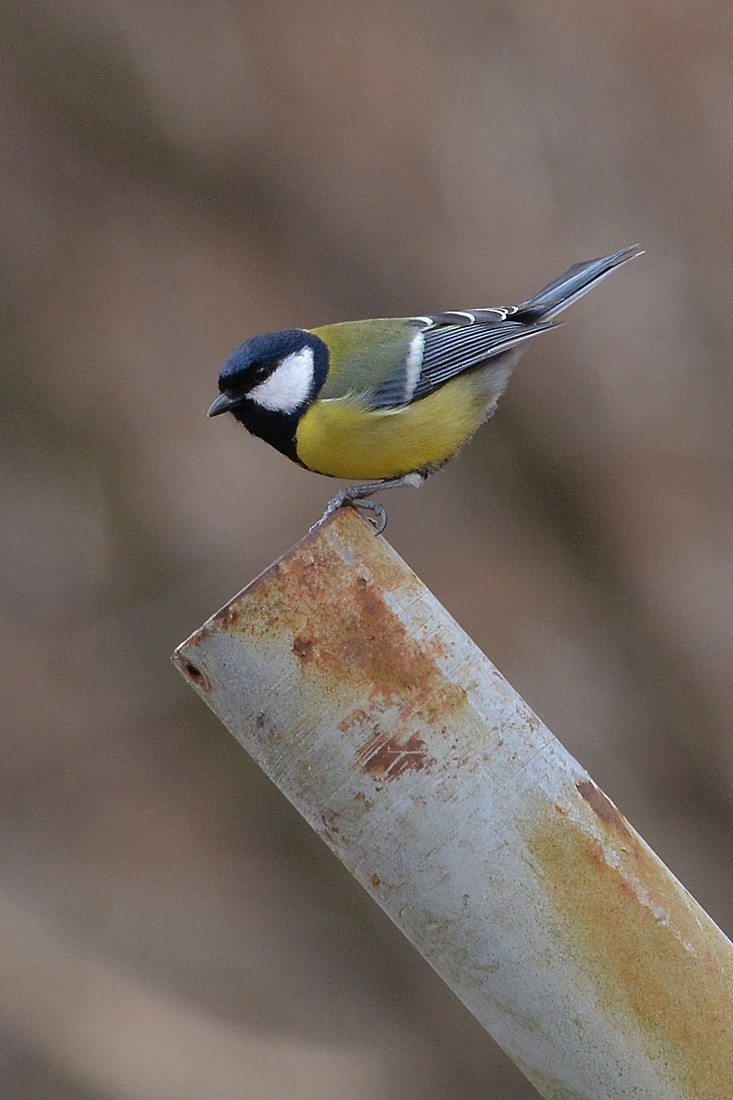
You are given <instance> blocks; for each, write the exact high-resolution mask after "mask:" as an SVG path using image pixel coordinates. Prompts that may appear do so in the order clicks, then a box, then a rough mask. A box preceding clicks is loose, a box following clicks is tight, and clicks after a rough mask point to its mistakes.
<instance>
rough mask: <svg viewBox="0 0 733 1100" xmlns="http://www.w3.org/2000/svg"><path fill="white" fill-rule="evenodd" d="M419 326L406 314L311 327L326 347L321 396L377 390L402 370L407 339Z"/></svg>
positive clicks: (332, 396)
mask: <svg viewBox="0 0 733 1100" xmlns="http://www.w3.org/2000/svg"><path fill="white" fill-rule="evenodd" d="M421 327H422V326H421V325H420V323H419V322H416V321H413V320H411V319H410V318H407V317H388V318H377V319H376V320H370V321H344V322H342V323H341V324H336V325H323V326H322V327H321V328H316V329H312V330H311V331H312V332H313V333H314V334H315V335H316V336H319V337H320V338H321V340H323V341H324V342H325V344H326V345H327V346H328V350H329V371H328V378H327V379H326V383H325V385H324V387H323V389H322V390H321V393H320V397H321V398H326V399H328V398H336V397H344V396H345V395H346V394H347V393H366V392H368V391H369V390H374V389H378V388H379V387H380V386H381V385H382V384H383V383H384V382H386V381H388V380H389V379H390V378H392V377H394V376H395V375H396V374H398V373H399V372H400V371H401V370H402V369H404V365H405V360H406V358H407V354H408V351H409V348H410V342H411V340H413V339H414V337H415V335H416V333H417V332H418V331H419V330H420V328H421Z"/></svg>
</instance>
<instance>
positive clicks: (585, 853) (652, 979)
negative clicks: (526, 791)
mask: <svg viewBox="0 0 733 1100" xmlns="http://www.w3.org/2000/svg"><path fill="white" fill-rule="evenodd" d="M576 786H577V788H578V790H579V793H580V795H581V797H582V798H583V800H584V803H585V805H586V806H588V807H589V808H590V810H591V811H592V813H593V815H594V818H595V820H596V821H600V822H601V824H602V827H603V830H604V832H605V833H606V837H607V840H606V839H605V838H603V837H602V838H601V839H598V838H597V837H596V836H594V835H593V833H592V831H589V830H588V831H587V830H586V828H585V827H584V826H583V825H582V823H581V828H578V826H577V823H574V822H573V821H572V820H570V815H569V814H568V813H560V814H558V813H557V812H556V813H554V814H550V813H548V814H547V815H546V816H545V817H544V818H543V819H542V820H541V822H540V824H539V826H538V827H537V828H536V829H535V830H533V832H532V833H531V834H530V835H529V836H528V837H527V844H528V847H529V850H530V851H531V852H532V854H533V855H534V856H535V857H536V859H537V860H538V861H539V863H540V865H541V868H542V873H543V877H544V879H545V882H546V883H547V886H548V898H549V900H550V903H551V907H552V910H553V911H554V914H555V920H556V922H557V924H558V931H559V933H560V936H561V940H562V942H563V944H564V945H565V951H566V952H567V953H568V954H569V956H570V957H571V958H572V960H573V961H574V962H575V964H576V965H577V966H578V968H579V969H580V970H581V971H582V972H583V973H584V974H587V975H588V976H589V979H590V981H591V982H592V984H593V985H594V986H595V987H596V989H597V992H598V996H599V998H600V1000H601V1001H602V1002H603V1003H604V1005H605V1007H606V1009H607V1011H608V1013H609V1015H610V1016H612V1017H613V1018H614V1019H615V1020H616V1021H617V1023H618V1025H619V1026H620V1027H621V1028H624V1027H626V1029H627V1030H628V1033H629V1038H630V1040H631V1038H632V1036H633V1035H639V1034H641V1036H642V1037H643V1041H644V1043H645V1045H646V1049H647V1053H648V1056H649V1058H650V1059H652V1060H653V1061H655V1062H656V1063H658V1064H659V1065H663V1066H666V1067H667V1069H668V1070H671V1077H672V1079H673V1080H674V1081H676V1082H679V1083H680V1085H682V1086H683V1087H685V1088H689V1089H690V1094H691V1095H694V1096H696V1097H697V1096H705V1097H706V1098H709V1100H731V1097H732V1096H733V1019H731V1005H732V1004H733V966H732V965H731V954H730V945H729V944H728V943H727V942H726V941H725V940H724V939H723V938H722V937H720V936H719V935H717V934H716V933H717V929H716V928H715V925H714V924H713V922H712V921H711V920H710V918H709V917H708V916H707V914H706V913H705V912H704V911H703V910H702V909H701V908H700V907H699V906H698V905H697V903H696V902H695V901H694V899H693V898H692V897H690V896H689V895H688V894H687V893H686V891H684V890H683V889H682V888H680V887H679V884H678V883H675V882H674V880H673V879H671V876H670V874H669V872H668V871H667V869H666V868H665V867H664V866H663V865H661V864H660V863H659V861H658V860H657V858H656V857H655V856H654V854H653V853H652V852H651V851H650V849H649V848H648V847H647V845H646V844H645V843H644V841H643V840H642V839H641V837H639V836H638V834H637V833H636V832H634V830H633V829H632V828H631V826H630V825H629V824H628V822H626V820H625V818H623V817H622V815H621V814H620V813H619V811H618V810H617V809H616V807H615V806H614V805H613V803H612V802H611V801H610V800H609V799H608V798H606V796H605V795H603V794H602V792H601V791H599V790H598V788H597V787H595V784H592V783H590V782H583V783H579V784H577V785H576ZM581 787H582V790H581ZM591 788H592V790H591ZM595 792H597V793H595ZM580 805H581V806H582V805H583V803H581V804H580ZM585 812H586V814H587V810H586V811H585ZM588 823H589V824H590V822H588ZM711 933H714V934H711ZM701 969H702V975H701ZM696 1052H704V1053H703V1056H702V1057H700V1058H696V1057H695V1054H696ZM711 1052H712V1055H713V1056H712V1058H711V1057H710V1055H711Z"/></svg>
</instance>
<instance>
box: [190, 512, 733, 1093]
mask: <svg viewBox="0 0 733 1100" xmlns="http://www.w3.org/2000/svg"><path fill="white" fill-rule="evenodd" d="M174 659H175V661H176V664H177V665H178V667H179V669H180V670H181V672H182V673H183V675H184V676H185V677H186V678H187V679H188V681H189V682H190V683H191V684H192V685H193V686H194V687H195V688H196V690H197V691H198V692H199V694H200V695H201V697H202V698H203V699H204V700H205V701H206V702H207V703H208V705H209V706H210V707H211V708H212V710H213V711H214V712H215V713H216V714H217V715H218V716H219V718H220V719H221V720H222V722H223V723H224V724H225V725H226V726H227V727H228V729H229V730H231V732H232V733H233V734H234V736H235V737H236V738H237V739H238V740H239V741H240V742H241V744H242V745H243V746H244V747H245V748H246V749H247V751H248V752H249V753H250V754H251V755H252V756H253V757H254V758H255V760H256V761H257V762H258V763H259V764H260V766H261V767H262V768H263V769H264V770H265V772H266V773H267V774H268V775H269V776H270V778H271V779H272V780H273V781H274V782H275V783H276V784H277V786H278V787H279V788H280V790H281V791H282V792H283V793H284V794H285V795H286V796H287V797H288V798H289V799H290V801H291V802H292V803H293V804H294V805H295V806H296V807H297V809H298V810H299V811H300V812H301V813H302V814H303V816H304V817H305V818H306V819H307V820H308V821H309V822H310V824H311V825H312V826H313V828H314V829H315V830H316V831H317V832H318V833H319V834H320V835H321V836H322V837H323V839H324V841H325V842H326V843H327V844H328V845H329V847H330V848H332V849H333V851H334V852H335V853H336V854H337V855H338V856H339V858H340V859H342V860H343V862H344V863H345V864H346V866H347V867H348V868H349V870H350V871H351V872H352V874H353V875H355V877H356V878H357V879H358V881H359V882H360V883H361V884H362V886H363V887H364V888H365V889H366V890H367V891H368V892H369V893H370V894H371V895H372V897H373V898H374V899H375V900H376V901H377V902H378V903H379V904H380V905H381V906H382V908H383V909H384V910H385V912H386V913H387V914H388V915H389V916H390V917H391V918H392V920H393V921H394V922H395V924H396V925H397V926H398V927H399V928H400V929H401V930H402V931H403V932H404V934H405V935H406V936H407V938H408V939H409V940H410V941H411V942H412V943H413V944H414V945H415V947H416V948H417V949H418V951H420V952H421V954H422V955H424V957H425V958H426V959H427V960H428V962H430V963H431V964H432V966H433V967H434V968H435V969H436V970H437V972H438V973H439V974H440V975H441V976H442V977H443V978H444V980H445V981H446V982H447V983H448V985H449V986H450V987H451V988H452V989H453V990H454V991H455V992H456V993H457V994H458V996H459V997H460V998H461V999H462V1000H463V1001H464V1003H465V1004H466V1005H467V1006H468V1008H469V1009H470V1010H471V1011H472V1012H473V1013H474V1015H475V1016H476V1017H477V1018H478V1020H479V1021H480V1022H481V1023H482V1024H483V1026H484V1027H485V1028H486V1030H487V1031H488V1032H489V1033H490V1034H491V1035H492V1036H493V1037H494V1038H495V1039H496V1041H497V1042H498V1043H499V1044H500V1045H501V1046H502V1047H503V1048H504V1050H505V1051H506V1052H507V1054H508V1055H509V1056H510V1057H511V1058H512V1059H513V1060H514V1061H515V1062H516V1063H517V1065H518V1066H519V1068H520V1069H521V1070H522V1071H523V1072H524V1073H525V1074H526V1076H527V1077H528V1078H529V1080H530V1081H532V1082H533V1083H534V1085H535V1086H536V1088H537V1089H538V1091H539V1092H540V1094H541V1095H542V1096H544V1097H551V1098H553V1100H560V1098H568V1100H570V1098H573V1100H581V1098H582V1100H625V1098H631V1097H635V1098H637V1100H638V1098H641V1097H643V1098H644V1100H703V1098H704V1100H730V1098H731V1096H733V945H731V943H730V941H729V940H727V939H726V937H725V936H724V935H723V933H722V932H721V931H720V930H719V929H718V928H717V927H716V925H715V924H714V923H713V922H712V921H711V919H710V918H709V917H708V916H707V914H706V913H705V912H704V911H703V910H702V909H701V908H700V907H699V906H698V905H697V903H696V902H695V901H694V899H693V898H692V897H690V895H689V894H688V893H687V891H686V890H685V889H684V888H683V887H682V886H681V885H680V883H679V882H677V880H676V879H675V878H674V877H673V875H672V874H671V873H670V872H669V871H668V870H667V868H666V867H665V866H664V865H663V864H662V863H661V862H660V860H659V859H658V858H657V856H656V855H655V854H654V853H653V852H652V851H651V850H650V849H649V848H648V846H647V845H646V844H645V843H644V841H643V840H642V839H641V837H640V836H639V835H638V834H637V833H636V832H635V831H634V830H633V829H632V827H631V826H630V825H629V824H628V822H627V821H626V820H625V818H624V817H623V816H622V815H621V813H619V811H618V810H617V809H616V807H615V806H614V805H613V803H612V802H610V801H609V799H608V798H607V797H606V796H605V795H604V794H603V792H602V791H600V790H599V788H598V787H597V786H596V785H595V783H594V782H593V780H592V779H591V778H590V776H589V775H588V774H587V773H586V772H585V771H584V770H583V769H582V768H581V767H580V766H579V764H577V763H576V761H575V760H574V759H573V758H572V757H571V756H569V754H568V753H567V752H566V751H565V750H564V749H563V748H562V746H561V745H560V744H559V742H558V741H557V740H556V739H555V738H554V737H553V736H552V734H551V733H550V732H549V730H548V729H547V728H546V727H545V726H544V725H543V724H542V722H541V721H540V720H539V718H537V717H536V715H534V714H533V713H532V711H531V710H530V709H529V707H528V706H527V705H526V704H525V703H524V702H523V701H522V699H520V698H519V696H518V695H517V694H516V692H515V691H514V690H513V689H512V687H511V686H510V685H509V684H508V683H507V682H506V680H504V678H503V677H502V676H501V675H500V673H499V672H497V670H496V669H495V668H494V666H493V665H492V664H491V662H490V661H489V660H488V659H487V658H486V657H485V656H484V655H483V654H482V653H481V652H480V651H479V650H478V649H477V648H476V646H475V645H474V644H473V643H472V642H471V640H470V639H469V638H468V637H467V636H466V635H465V634H464V633H463V631H462V630H461V629H460V627H459V626H458V625H457V624H456V623H455V622H454V621H453V619H451V617H450V615H448V613H447V612H446V611H445V609H444V608H443V607H441V605H440V604H439V603H438V602H437V601H436V600H435V598H434V597H433V596H432V595H431V593H430V592H429V591H428V590H427V589H426V588H425V587H424V585H423V584H422V583H421V582H420V581H419V580H418V578H417V577H416V576H415V575H414V573H412V571H411V570H410V569H409V568H408V567H407V566H406V565H405V563H404V562H403V561H402V560H401V559H400V558H399V557H398V555H397V554H396V553H395V552H394V551H393V550H392V549H391V547H390V546H389V544H388V543H386V542H385V541H384V540H383V539H379V538H375V537H374V534H373V530H372V528H371V526H370V525H369V524H367V523H366V522H365V521H364V520H363V519H361V518H360V517H358V516H357V515H356V514H355V513H354V512H353V511H352V510H350V509H348V508H347V509H343V510H341V511H340V512H338V513H337V514H336V515H335V516H334V517H333V519H332V520H331V521H330V522H328V523H327V524H326V525H324V526H323V527H321V528H320V529H318V530H317V531H315V532H314V533H312V534H310V535H308V536H307V537H306V538H305V539H304V540H303V541H302V542H301V543H300V544H299V545H298V546H296V547H295V548H294V549H293V550H291V551H290V552H289V553H288V554H286V555H285V556H284V557H283V558H282V559H280V561H278V562H276V563H275V564H274V565H273V566H271V567H270V568H269V569H268V570H266V571H265V572H264V573H263V574H262V575H261V576H260V577H258V578H257V579H256V580H255V581H253V583H252V584H251V585H249V587H248V588H246V589H245V590H244V591H243V592H241V593H240V594H239V595H238V596H236V597H235V598H234V599H233V600H232V601H231V603H229V604H228V605H227V606H226V607H225V608H223V610H221V611H219V612H218V614H216V615H214V616H213V618H211V619H210V620H209V621H208V622H207V623H206V624H205V625H204V626H203V627H201V629H200V630H198V631H197V632H196V633H195V634H193V635H192V636H191V637H190V638H189V639H188V640H187V641H186V642H184V643H183V645H181V646H180V647H179V649H178V650H177V651H176V654H175V658H174Z"/></svg>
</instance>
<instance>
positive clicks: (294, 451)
mask: <svg viewBox="0 0 733 1100" xmlns="http://www.w3.org/2000/svg"><path fill="white" fill-rule="evenodd" d="M640 254H641V253H640V250H639V248H638V247H637V246H632V247H631V248H624V249H621V251H620V252H614V253H613V254H612V255H610V256H604V257H602V258H601V259H598V260H589V261H588V262H586V263H579V264H575V265H574V266H573V267H571V268H569V269H568V270H567V271H566V272H565V273H564V275H561V276H560V277H559V278H558V279H555V280H554V281H553V282H551V283H549V284H548V285H547V286H546V287H544V288H543V289H542V290H540V291H539V293H538V294H535V295H534V296H533V297H532V298H528V299H527V301H526V302H522V303H521V305H518V306H510V307H508V308H505V309H498V308H495V309H466V310H456V311H448V312H446V313H433V314H428V315H426V316H423V317H398V318H390V319H379V320H370V321H346V322H344V323H342V324H335V325H325V326H323V327H322V328H315V329H299V328H294V329H285V330H283V331H280V332H266V333H264V334H263V335H261V336H254V337H253V338H252V339H251V340H247V341H246V343H244V344H242V345H241V346H240V347H238V348H237V349H236V351H234V352H233V353H232V355H231V356H230V357H229V359H228V360H227V361H226V363H225V364H224V366H223V367H222V370H221V373H220V375H219V390H220V394H219V397H217V399H216V400H215V401H214V403H213V404H212V406H211V408H210V409H209V413H208V415H209V416H218V415H219V414H220V413H224V412H230V413H232V415H233V416H234V417H236V419H237V420H239V421H240V423H242V424H244V426H245V428H247V429H248V430H249V431H250V432H252V434H253V435H256V436H259V437H260V438H261V439H264V440H265V441H266V442H267V443H270V444H271V445H272V446H273V447H275V448H276V449H277V450H278V451H280V452H282V454H284V455H287V457H288V458H290V459H292V460H293V462H297V463H298V464H299V465H301V466H304V467H305V468H306V469H307V470H313V471H315V472H316V473H319V474H326V475H327V476H328V477H338V478H345V479H347V480H352V479H353V480H356V481H359V482H361V484H358V485H353V486H350V487H348V488H346V489H342V490H341V491H340V492H339V493H337V494H336V496H335V497H334V498H333V500H332V501H331V502H330V503H329V505H328V507H327V509H326V511H325V512H324V514H323V516H322V518H321V520H320V521H319V523H322V522H323V520H325V519H326V518H327V517H328V516H329V515H331V514H332V513H333V512H334V511H336V509H337V508H340V507H341V506H342V505H344V504H352V505H354V506H355V507H359V508H366V509H369V510H370V511H371V512H372V513H373V516H374V522H375V526H376V528H377V533H380V532H381V531H383V530H384V526H385V524H386V513H385V511H384V508H383V507H382V505H381V504H378V503H377V502H376V501H373V500H368V499H367V498H368V497H371V495H372V494H373V493H376V492H378V491H379V490H381V489H391V488H393V487H396V486H398V485H419V484H421V482H422V481H423V480H424V479H425V478H426V477H427V476H428V474H429V473H431V471H433V470H436V469H437V468H438V467H439V466H442V465H443V463H444V462H446V461H447V460H448V459H449V458H451V457H452V456H453V455H454V454H456V452H457V451H458V450H460V448H461V447H462V446H463V444H464V443H466V442H467V440H469V439H470V438H471V436H472V435H473V434H474V432H475V431H476V429H477V428H478V427H479V426H480V425H481V424H482V423H483V421H484V420H486V419H487V417H489V416H491V414H492V413H493V411H494V409H495V408H496V404H497V402H498V400H499V398H500V397H501V395H502V394H503V392H504V390H505V389H506V387H507V383H508V381H509V376H510V374H511V372H512V369H513V368H514V366H515V365H516V363H517V360H518V359H519V357H520V356H521V354H522V352H523V351H524V345H525V344H526V342H527V341H528V340H531V339H532V337H534V336H537V335H538V334H539V333H541V332H547V331H548V330H549V329H551V328H555V327H556V323H555V322H554V321H553V320H552V318H553V317H555V316H556V315H557V314H558V313H560V312H561V311H562V310H563V309H566V308H567V306H569V305H571V303H572V302H574V301H576V300H577V299H578V298H580V297H582V295H583V294H585V293H586V292H587V291H589V290H590V289H591V287H593V286H595V285H596V283H599V282H600V281H601V280H602V279H605V277H606V276H607V275H609V274H610V273H611V272H612V271H614V270H615V269H616V268H617V267H621V265H622V264H625V263H627V262H628V261H629V260H631V259H633V258H634V257H635V256H638V255H640Z"/></svg>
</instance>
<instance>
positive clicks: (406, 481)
mask: <svg viewBox="0 0 733 1100" xmlns="http://www.w3.org/2000/svg"><path fill="white" fill-rule="evenodd" d="M427 476H428V475H427V474H405V475H404V476H403V477H392V478H385V479H384V480H383V481H369V482H367V483H366V484H364V485H348V486H347V487H346V488H345V489H340V490H339V492H338V493H336V496H335V497H334V498H333V500H330V501H329V502H328V507H327V508H326V511H325V512H324V513H323V515H322V516H321V518H320V519H319V521H318V523H316V524H314V525H313V527H311V531H315V530H316V528H317V527H320V526H321V524H322V523H325V521H326V520H327V519H328V517H329V516H332V515H333V513H334V512H337V511H338V510H339V508H343V507H344V505H346V504H350V505H351V507H352V508H363V509H364V510H365V511H367V512H371V513H372V516H373V518H372V516H370V517H369V519H370V521H371V522H372V523H373V524H374V527H375V529H376V530H375V534H377V535H381V534H382V531H384V529H385V527H386V526H387V513H386V512H385V510H384V508H383V507H382V505H381V504H380V503H379V502H378V501H376V500H368V499H367V498H368V497H370V496H372V494H373V493H380V492H381V491H382V489H398V488H400V486H402V485H411V486H413V487H414V488H417V487H418V485H422V483H423V481H425V480H426V478H427Z"/></svg>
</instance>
